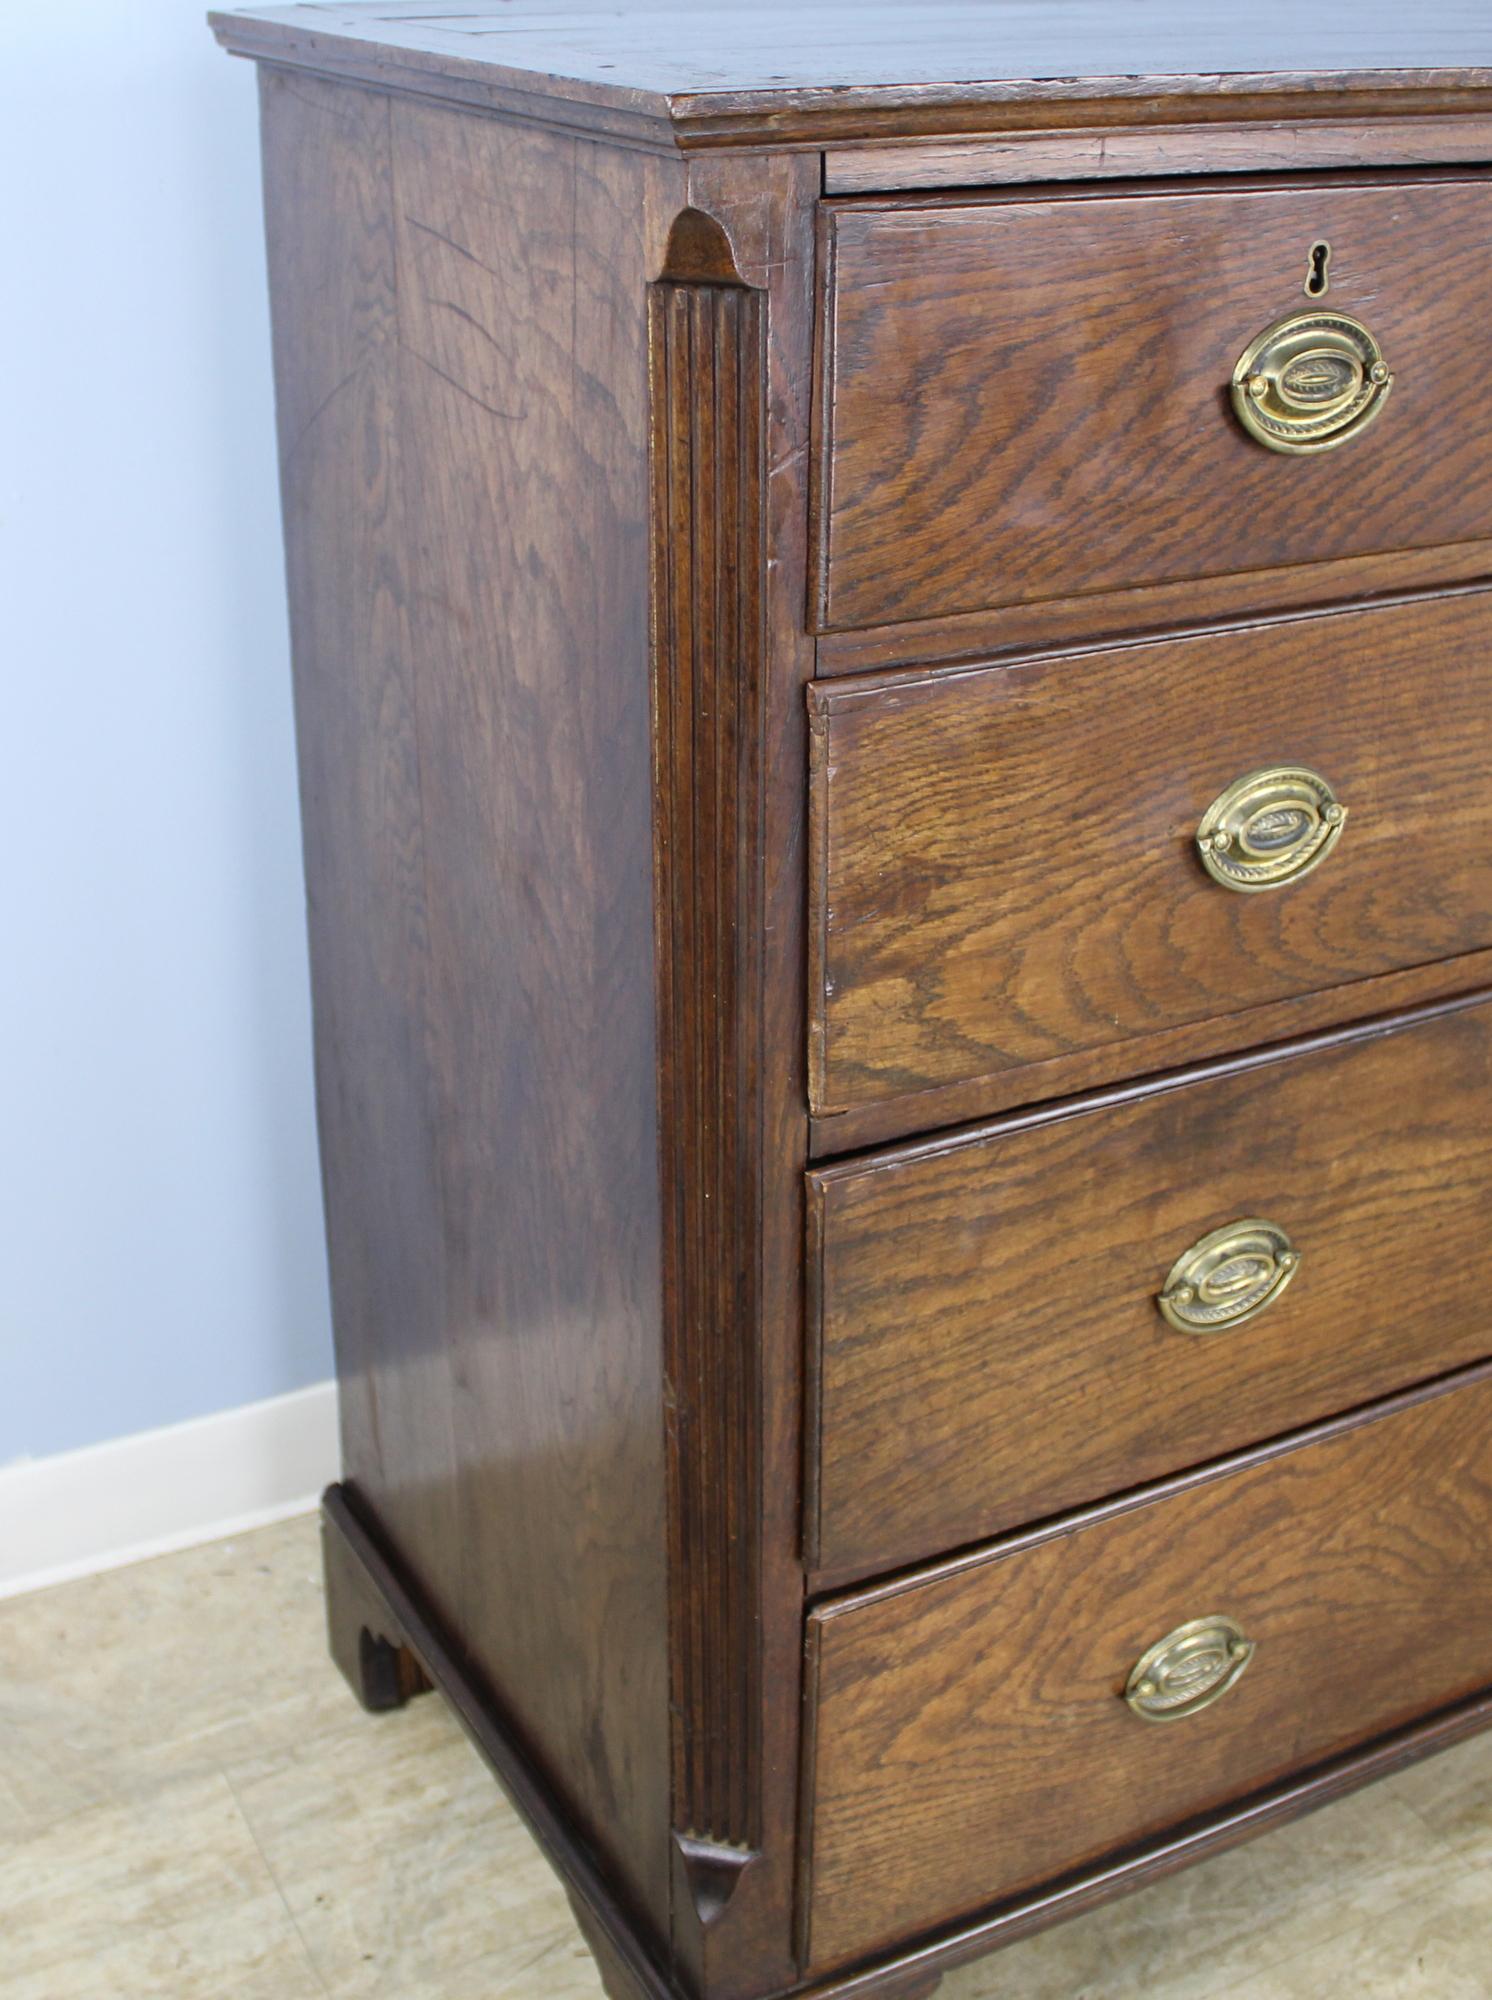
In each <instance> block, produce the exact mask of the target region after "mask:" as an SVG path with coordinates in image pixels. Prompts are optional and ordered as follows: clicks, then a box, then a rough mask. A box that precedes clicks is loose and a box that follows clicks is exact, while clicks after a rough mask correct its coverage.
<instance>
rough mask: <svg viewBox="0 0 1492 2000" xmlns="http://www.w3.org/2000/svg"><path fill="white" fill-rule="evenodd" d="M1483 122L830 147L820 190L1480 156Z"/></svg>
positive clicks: (1491, 127) (1483, 154) (1490, 138)
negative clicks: (822, 187)
mask: <svg viewBox="0 0 1492 2000" xmlns="http://www.w3.org/2000/svg"><path fill="white" fill-rule="evenodd" d="M1489 158H1492V123H1489V122H1488V121H1487V120H1485V119H1483V118H1477V117H1469V118H1468V117H1459V118H1457V117H1447V116H1445V115H1443V114H1442V115H1441V116H1440V117H1438V118H1379V119H1365V120H1362V121H1360V122H1357V123H1354V122H1353V121H1352V120H1351V119H1347V118H1322V119H1318V120H1312V119H1308V118H1297V119H1294V120H1292V121H1291V123H1290V124H1288V125H1277V126H1266V127H1256V128H1253V129H1250V128H1249V127H1247V126H1241V127H1239V126H1236V127H1233V128H1232V129H1230V130H1228V131H1226V132H1220V131H1219V130H1218V129H1217V127H1216V126H1209V125H1171V126H1149V127H1142V128H1138V129H1135V130H1131V131H1118V132H1116V131H1114V130H1113V129H1112V128H1106V127H1103V126H1099V127H1097V128H1095V129H1094V130H1092V131H1086V132H1084V131H1072V132H1012V133H1009V134H1007V135H1006V136H1005V137H1004V138H1001V139H959V140H949V141H945V142H944V143H943V144H941V145H939V144H930V143H928V142H927V141H925V140H922V141H919V140H902V141H899V142H895V143H888V142H886V141H884V140H883V141H880V142H871V143H868V144H863V145H859V146H837V147H832V148H830V150H829V151H827V152H826V153H825V155H824V193H825V194H827V195H839V194H880V193H887V192H891V191H893V190H909V189H913V188H970V187H993V186H1001V185H1015V184H1019V183H1020V182H1023V181H1078V180H1080V181H1104V180H1124V179H1128V178H1130V177H1132V176H1144V175H1151V174H1225V173H1254V174H1264V173H1300V172H1302V171H1304V170H1306V169H1317V170H1319V169H1322V168H1330V167H1366V166H1398V165H1403V166H1412V165H1423V164H1436V163H1439V164H1444V165H1454V164H1462V165H1478V166H1480V165H1482V164H1483V163H1485V161H1486V160H1487V159H1489Z"/></svg>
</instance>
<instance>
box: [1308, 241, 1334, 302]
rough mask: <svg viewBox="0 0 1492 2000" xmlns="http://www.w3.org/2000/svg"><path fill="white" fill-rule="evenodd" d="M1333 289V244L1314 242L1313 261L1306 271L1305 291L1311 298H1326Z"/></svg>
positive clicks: (1312, 249)
mask: <svg viewBox="0 0 1492 2000" xmlns="http://www.w3.org/2000/svg"><path fill="white" fill-rule="evenodd" d="M1330 290H1331V245H1330V244H1329V243H1313V244H1312V245H1311V261H1310V265H1309V268H1308V269H1307V271H1306V281H1305V292H1306V297H1307V298H1309V299H1321V298H1325V296H1326V294H1327V293H1328V292H1329V291H1330Z"/></svg>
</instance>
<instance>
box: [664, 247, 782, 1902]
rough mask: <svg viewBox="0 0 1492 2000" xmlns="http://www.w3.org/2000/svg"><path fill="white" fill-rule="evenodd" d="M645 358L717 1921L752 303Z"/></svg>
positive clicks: (683, 1537) (734, 1591)
mask: <svg viewBox="0 0 1492 2000" xmlns="http://www.w3.org/2000/svg"><path fill="white" fill-rule="evenodd" d="M650 342H651V352H652V410H653V451H652V458H653V491H654V506H655V521H654V536H653V546H654V552H655V556H654V559H655V565H656V568H655V600H654V613H653V617H654V657H655V666H654V676H655V689H654V702H655V726H654V740H655V760H656V786H657V800H658V806H657V814H656V820H655V843H656V874H657V909H658V938H659V941H658V963H659V1021H660V1049H659V1057H660V1068H659V1075H660V1100H659V1101H660V1116H661V1123H662V1141H663V1146H664V1151H665V1157H666V1158H668V1159H670V1160H672V1161H674V1162H676V1165H675V1168H674V1171H673V1172H672V1173H671V1174H670V1176H669V1184H670V1193H671V1196H672V1199H671V1201H670V1202H669V1204H668V1205H667V1207H666V1209H665V1213H664V1250H665V1270H666V1275H667V1283H666V1321H667V1364H666V1366H667V1380H668V1396H667V1413H668V1439H669V1468H670V1502H669V1520H670V1576H669V1588H670V1598H671V1605H672V1615H671V1620H670V1623H671V1628H672V1632H673V1639H672V1644H671V1652H672V1661H673V1664H672V1686H673V1694H672V1701H671V1709H672V1716H673V1731H674V1773H675V1776H674V1826H675V1828H676V1829H677V1830H678V1831H679V1832H680V1833H681V1834H684V1835H687V1836H689V1839H690V1847H689V1852H688V1858H689V1860H690V1864H691V1867H692V1869H693V1879H694V1881H695V1884H696V1889H697V1900H699V1899H702V1900H703V1901H704V1902H705V1903H706V1904H708V1906H709V1907H710V1908H712V1909H713V1907H714V1905H715V1903H716V1902H717V1901H718V1899H719V1898H720V1897H721V1896H725V1897H727V1898H728V1896H729V1893H730V1889H731V1887H732V1886H733V1881H734V1876H733V1873H732V1869H733V1867H739V1866H741V1865H744V1863H745V1860H746V1854H745V1852H744V1851H745V1850H753V1849H755V1848H756V1847H757V1846H758V1844H759V1842H760V1838H761V1807H760V1798H759V1796H758V1789H757V1787H758V1779H759V1773H760V1768H761V1758H760V1754H759V1751H758V1749H757V1742H758V1734H759V1714H760V1704H761V1648H760V1644H759V1620H758V1614H757V1587H758V1586H757V1574H756V1562H757V1536H756V1532H755V1521H756V1517H757V1513H758V1510H759V1507H760V1468H761V1436H760V1433H761V1411H760V1367H759V1361H758V1356H757V1344H756V1329H757V1324H758V1311H759V1307H758V1252H757V1244H758V1240H759V1235H760V1228H761V1223H760V1188H761V1160H760V1153H759V1138H760V1132H759V1116H758V1098H759V1091H758V1077H759V1075H760V1065H761V1058H760V1051H759V1048H758V1040H757V1036H758V1028H759V1014H758V1009H757V1004H756V995H757V992H758V989H759V986H760V980H761V965H760V954H761V927H760V923H759V921H758V919H757V907H758V899H757V896H756V893H755V891H756V880H757V878H756V871H755V866H754V861H755V855H756V851H757V838H756V826H757V823H758V820H759V817H760V777H759V757H758V746H759V743H760V738H761V714H760V705H761V700H762V635H761V600H760V576H759V571H760V559H759V551H760V547H761V484H762V409H763V401H764V394H765V381H764V362H765V353H764V345H763V308H762V299H761V295H760V293H757V292H753V291H751V290H749V289H748V288H747V287H745V286H744V285H742V284H740V283H736V284H720V283H712V284H703V283H679V282H665V283H660V284H657V285H655V286H654V287H653V288H652V294H651V300H650ZM712 1849H715V1850H719V1849H724V1850H727V1852H724V1853H721V1852H718V1851H716V1852H713V1853H712V1851H711V1850H712Z"/></svg>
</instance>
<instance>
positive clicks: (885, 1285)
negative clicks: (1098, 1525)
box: [809, 1000, 1492, 1575]
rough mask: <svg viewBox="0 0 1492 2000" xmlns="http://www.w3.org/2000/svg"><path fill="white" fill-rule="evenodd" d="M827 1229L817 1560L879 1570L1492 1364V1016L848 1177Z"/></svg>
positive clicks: (1205, 1078)
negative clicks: (1197, 1256) (1484, 1362)
mask: <svg viewBox="0 0 1492 2000" xmlns="http://www.w3.org/2000/svg"><path fill="white" fill-rule="evenodd" d="M809 1206H810V1216H811V1219H812V1222H813V1225H814V1226H813V1230H812V1235H813V1237H814V1247H813V1251H812V1261H811V1270H812V1272H813V1274H814V1278H815V1280H816V1282H815V1283H814V1286H813V1290H814V1294H815V1298H816V1306H817V1310H816V1313H815V1315H814V1322H813V1332H814V1337H815V1339H816V1349H815V1352H814V1353H813V1354H812V1356H811V1367H810V1380H811V1381H812V1382H813V1383H814V1385H815V1394H814V1398H813V1401H814V1404H815V1409H814V1413H813V1418H812V1423H811V1430H810V1438H811V1444H810V1450H811V1452H812V1450H813V1445H812V1440H813V1439H815V1438H816V1441H817V1451H816V1459H815V1458H814V1457H811V1458H810V1468H809V1474H810V1476H809V1524H810V1532H809V1542H810V1550H811V1554H812V1555H813V1557H814V1558H815V1560H816V1562H817V1565H818V1567H819V1568H820V1569H821V1570H822V1571H825V1572H830V1573H837V1574H839V1575H845V1574H849V1573H857V1574H861V1575H865V1574H869V1573H870V1572H872V1571H874V1570H876V1569H889V1568H891V1567H892V1566H893V1565H895V1564H898V1563H903V1562H908V1561H913V1560H917V1559H919V1558H926V1557H929V1556H933V1555H936V1554H938V1553H939V1552H941V1551H942V1550H945V1549H950V1548H958V1547H960V1546H963V1545H965V1544H967V1543H970V1542H974V1541H978V1540H981V1539H985V1538H987V1537H988V1536H990V1535H993V1534H997V1533H1000V1532H1003V1531H1004V1530H1005V1529H1007V1528H1012V1527H1015V1526H1017V1525H1019V1524H1020V1523H1022V1522H1026V1521H1035V1520H1041V1519H1044V1518H1046V1517H1047V1516H1049V1515H1052V1514H1055V1513H1057V1512H1059V1511H1061V1510H1063V1509H1065V1508H1068V1507H1073V1506H1077V1505H1079V1504H1081V1503H1083V1502H1087V1501H1093V1500H1097V1499H1099V1498H1101V1497H1102V1496H1103V1495H1105V1494H1110V1493H1117V1492H1121V1491H1124V1490H1126V1489H1128V1488H1130V1487H1133V1486H1136V1485H1139V1484H1141V1483H1143V1482H1145V1481H1147V1480H1151V1479H1158V1478H1160V1477H1162V1476H1163V1475H1165V1474H1167V1473H1171V1472H1174V1471H1175V1470H1176V1469H1177V1468H1178V1467H1182V1466H1188V1465H1197V1464H1201V1463H1204V1462H1205V1461H1207V1460H1208V1459H1211V1458H1215V1457H1218V1456H1219V1455H1221V1454H1222V1453H1224V1452H1231V1451H1237V1450H1241V1449H1242V1448H1244V1447H1245V1446H1247V1445H1251V1444H1256V1443H1258V1442H1260V1441H1261V1440H1263V1439H1265V1438H1269V1437H1274V1436H1278V1435H1279V1434H1280V1433H1282V1432H1285V1431H1290V1430H1294V1429H1296V1428H1297V1427H1299V1426H1300V1425H1303V1424H1307V1423H1311V1422H1314V1421H1316V1420H1318V1419H1322V1418H1326V1417H1329V1416H1332V1415H1334V1414H1336V1413H1337V1412H1339V1411H1342V1410H1347V1409H1350V1408H1352V1407H1353V1406H1354V1405H1355V1404H1359V1403H1366V1402H1369V1401H1372V1400H1373V1399H1375V1398H1377V1397H1380V1396H1385V1395H1388V1394H1389V1393H1391V1392H1392V1391H1394V1390H1397V1389H1404V1388H1408V1387H1409V1386H1410V1385H1411V1384H1413V1383H1415V1382H1418V1381H1421V1380H1424V1379H1426V1378H1428V1377H1430V1376H1434V1375H1437V1374H1441V1373H1444V1372H1446V1371H1448V1370H1450V1369H1453V1368H1457V1367H1460V1366H1462V1365H1464V1364H1466V1363H1468V1362H1471V1361H1474V1360H1478V1359H1480V1358H1481V1357H1482V1356H1483V1355H1486V1354H1488V1353H1492V1294H1489V1285H1488V1272H1487V1254H1488V1246H1489V1245H1492V1002H1488V1001H1485V1000H1484V1001H1480V1002H1477V1003H1475V1004H1469V1005H1468V1004H1457V1005H1455V1006H1453V1007H1451V1008H1448V1009H1441V1010H1424V1011H1422V1012H1420V1013H1419V1014H1416V1015H1409V1016H1405V1017H1402V1018H1401V1020H1400V1021H1399V1022H1397V1023H1393V1024H1390V1025H1388V1026H1387V1027H1386V1028H1384V1029H1378V1030H1372V1031H1369V1032H1367V1033H1366V1034H1365V1033H1363V1032H1361V1031H1359V1032H1358V1033H1356V1034H1354V1035H1353V1036H1351V1037H1350V1038H1349V1037H1343V1036H1336V1037H1322V1038H1318V1039H1317V1040H1316V1041H1315V1042H1312V1043H1306V1044H1302V1045H1301V1046H1300V1047H1299V1048H1298V1049H1297V1050H1296V1051H1294V1052H1290V1051H1285V1052H1282V1053H1280V1054H1278V1055H1274V1056H1271V1057H1270V1058H1269V1059H1268V1060H1264V1061H1260V1060H1259V1059H1258V1058H1245V1059H1242V1060H1240V1061H1237V1062H1234V1063H1229V1064H1220V1065H1216V1066H1215V1067H1214V1068H1212V1069H1211V1070H1209V1071H1200V1072H1193V1073H1192V1075H1191V1076H1190V1078H1187V1077H1182V1078H1180V1079H1179V1080H1177V1081H1175V1082H1173V1083H1171V1084H1169V1085H1167V1086H1164V1087H1156V1086H1150V1087H1148V1088H1140V1089H1133V1088H1132V1089H1129V1090H1126V1091H1125V1092H1122V1093H1119V1094H1117V1098H1116V1095H1114V1094H1111V1095H1109V1096H1108V1097H1106V1098H1099V1099H1096V1100H1094V1101H1093V1102H1092V1103H1090V1104H1089V1105H1088V1106H1086V1107H1083V1106H1082V1105H1081V1104H1079V1105H1078V1106H1077V1107H1073V1106H1056V1107H1053V1108H1051V1109H1049V1110H1044V1111H1041V1112H1038V1113H1029V1114H1025V1115H1024V1116H1020V1117H1015V1118H1011V1119H1007V1120H1003V1121H1001V1122H1000V1123H999V1124H997V1125H992V1126H990V1127H987V1128H985V1130H984V1131H983V1132H981V1133H976V1134H973V1135H971V1136H969V1137H966V1138H961V1139H955V1140H950V1141H946V1142H941V1143H935V1144H926V1145H922V1146H919V1147H915V1148H909V1149H907V1150H906V1151H905V1152H904V1153H902V1154H895V1153H891V1154H883V1155H880V1156H871V1157H869V1158H866V1159H864V1160H862V1161H857V1162H854V1163H850V1164H846V1165H844V1166H841V1167H828V1168H825V1169H822V1170H820V1171H818V1172H816V1173H813V1174H811V1175H810V1176H809ZM1260 1222H1264V1223H1267V1224H1268V1225H1269V1226H1270V1230H1271V1231H1272V1232H1277V1233H1275V1234H1270V1235H1266V1236H1263V1237H1260V1235H1259V1232H1258V1231H1257V1228H1256V1227H1254V1225H1257V1224H1258V1223H1260ZM1240 1225H1249V1227H1246V1228H1245V1227H1240ZM1209 1241H1210V1242H1211V1243H1212V1244H1213V1248H1211V1249H1210V1250H1208V1251H1206V1252H1203V1253H1202V1258H1201V1260H1200V1265H1199V1264H1198V1263H1197V1262H1195V1261H1194V1264H1193V1266H1192V1267H1191V1268H1190V1270H1188V1271H1184V1272H1183V1273H1182V1275H1181V1278H1180V1279H1179V1281H1178V1282H1179V1283H1181V1284H1186V1283H1187V1282H1191V1283H1192V1284H1193V1286H1194V1289H1197V1290H1198V1294H1199V1296H1198V1300H1197V1302H1196V1303H1195V1304H1194V1305H1193V1307H1192V1308H1191V1314H1190V1317H1189V1316H1188V1310H1187V1308H1186V1307H1185V1306H1182V1307H1180V1308H1178V1306H1177V1303H1176V1301H1175V1299H1174V1298H1171V1297H1169V1296H1168V1298H1167V1305H1168V1306H1169V1308H1170V1310H1171V1313H1172V1318H1171V1319H1168V1318H1167V1317H1166V1316H1165V1309H1164V1308H1163V1307H1162V1304H1161V1299H1162V1294H1165V1293H1167V1281H1168V1279H1170V1277H1171V1274H1172V1271H1173V1268H1174V1267H1175V1266H1177V1265H1178V1264H1180V1263H1182V1262H1183V1260H1184V1259H1185V1257H1186V1254H1187V1253H1188V1252H1189V1251H1191V1250H1192V1248H1193V1246H1195V1245H1197V1244H1201V1243H1206V1242H1209ZM1240 1259H1241V1260H1242V1261H1239V1260H1240ZM1219 1272H1220V1273H1221V1280H1220V1281H1219V1278H1218V1276H1217V1273H1219ZM1230 1275H1231V1277H1232V1279H1233V1280H1234V1282H1235V1289H1234V1290H1233V1291H1232V1292H1231V1293H1230V1292H1229V1290H1228V1281H1229V1278H1230ZM1172 1289H1173V1290H1174V1287H1173V1288H1172ZM1209 1293H1210V1298H1209V1297H1208V1296H1207V1295H1208V1294H1209ZM1175 1321H1179V1322H1180V1324H1176V1323H1173V1322H1175Z"/></svg>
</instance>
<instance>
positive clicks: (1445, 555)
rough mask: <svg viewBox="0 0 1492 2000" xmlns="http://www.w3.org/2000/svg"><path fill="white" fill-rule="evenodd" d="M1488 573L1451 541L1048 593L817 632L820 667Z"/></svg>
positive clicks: (829, 671)
mask: <svg viewBox="0 0 1492 2000" xmlns="http://www.w3.org/2000/svg"><path fill="white" fill-rule="evenodd" d="M1489 578H1492V542H1455V543H1451V544H1448V545H1447V546H1445V547H1442V548H1435V549H1398V550H1394V551H1392V552H1390V553H1389V554H1387V555H1377V556H1346V557H1344V558H1343V559H1342V560H1341V561H1340V562H1321V563H1314V562H1313V563H1296V564H1295V565H1294V566H1293V567H1292V568H1289V569H1263V570H1250V571H1248V572H1246V573H1245V574H1244V575H1242V576H1214V577H1199V578H1196V579H1194V580H1192V581H1189V582H1186V583H1157V584H1149V585H1146V586H1143V587H1142V588H1140V589H1138V590H1112V591H1099V592H1096V593H1095V594H1094V595H1092V596H1088V597H1052V598H1047V599H1045V600H1044V601H1043V602H1042V603H1040V604H1013V605H1007V606H1005V607H1004V608H1003V609H1001V610H995V611H966V612H962V613H955V614H954V615H953V616H952V617H950V618H914V619H910V620H908V621H907V622H906V623H905V624H891V625H871V626H867V627H866V628H865V629H864V630H863V631H858V632H821V633H819V634H818V635H817V661H818V672H819V674H820V675H821V676H823V677H824V678H826V679H827V678H829V677H831V676H833V675H837V674H863V673H876V672H882V671H884V670H886V669H887V668H891V667H910V666H923V665H927V666H932V665H938V666H956V665H960V664H968V665H973V664H974V663H976V662H977V661H980V660H989V659H994V658H996V657H998V656H999V655H1001V654H1006V653H1026V652H1034V651H1035V650H1037V649H1038V648H1045V647H1048V646H1063V645H1066V646H1071V645H1094V644H1100V643H1102V642H1104V641H1106V640H1114V639H1128V638H1139V637H1143V638H1147V639H1153V638H1158V637H1161V636H1164V635H1165V634H1166V633H1169V632H1184V631H1200V630H1204V629H1206V628H1207V627H1208V626H1212V625H1219V624H1222V623H1224V622H1225V621H1231V620H1234V619H1240V618H1248V617H1251V616H1252V617H1258V616H1264V617H1269V616H1272V615H1273V616H1278V615H1280V614H1281V613H1285V612H1290V611H1315V610H1328V609H1331V608H1333V607H1335V606H1340V605H1350V604H1357V603H1371V602H1375V601H1381V600H1383V599H1385V598H1392V597H1395V596H1400V595H1406V594H1410V593H1417V592H1423V591H1426V590H1433V589H1435V588H1437V587H1444V586H1445V585H1448V584H1458V583H1485V582H1487V581H1488V580H1489Z"/></svg>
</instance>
